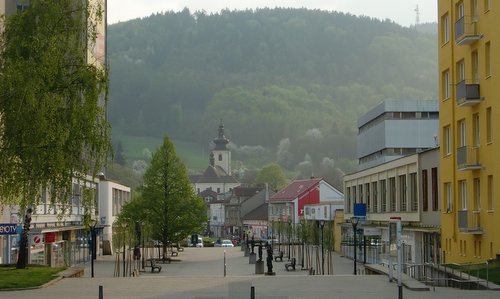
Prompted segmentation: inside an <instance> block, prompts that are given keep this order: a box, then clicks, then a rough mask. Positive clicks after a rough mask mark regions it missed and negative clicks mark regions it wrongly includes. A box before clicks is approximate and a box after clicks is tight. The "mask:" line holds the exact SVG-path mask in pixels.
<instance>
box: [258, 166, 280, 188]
mask: <svg viewBox="0 0 500 299" xmlns="http://www.w3.org/2000/svg"><path fill="white" fill-rule="evenodd" d="M255 183H256V184H268V186H269V188H271V189H272V190H274V191H275V192H278V191H279V190H281V189H282V188H284V187H285V186H286V183H287V181H286V177H285V174H284V173H283V170H281V167H280V166H279V165H278V164H276V163H271V164H268V165H266V166H264V167H263V168H262V169H261V170H260V171H259V173H258V174H257V177H256V178H255Z"/></svg>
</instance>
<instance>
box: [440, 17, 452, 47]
mask: <svg viewBox="0 0 500 299" xmlns="http://www.w3.org/2000/svg"><path fill="white" fill-rule="evenodd" d="M449 41H450V17H449V15H448V13H446V14H445V15H443V16H442V17H441V44H446V43H447V42H449Z"/></svg>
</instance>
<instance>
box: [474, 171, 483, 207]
mask: <svg viewBox="0 0 500 299" xmlns="http://www.w3.org/2000/svg"><path fill="white" fill-rule="evenodd" d="M474 210H475V211H479V210H481V181H480V180H479V178H475V179H474Z"/></svg>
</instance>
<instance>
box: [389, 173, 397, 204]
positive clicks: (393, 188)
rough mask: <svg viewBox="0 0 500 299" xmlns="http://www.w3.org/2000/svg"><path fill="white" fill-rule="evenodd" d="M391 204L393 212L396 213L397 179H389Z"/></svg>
mask: <svg viewBox="0 0 500 299" xmlns="http://www.w3.org/2000/svg"><path fill="white" fill-rule="evenodd" d="M389 203H390V209H391V212H396V178H389Z"/></svg>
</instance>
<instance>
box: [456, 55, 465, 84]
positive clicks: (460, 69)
mask: <svg viewBox="0 0 500 299" xmlns="http://www.w3.org/2000/svg"><path fill="white" fill-rule="evenodd" d="M456 78H457V80H456V81H455V83H459V82H462V81H464V80H465V62H464V60H463V59H462V60H460V61H459V62H457V73H456Z"/></svg>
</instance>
